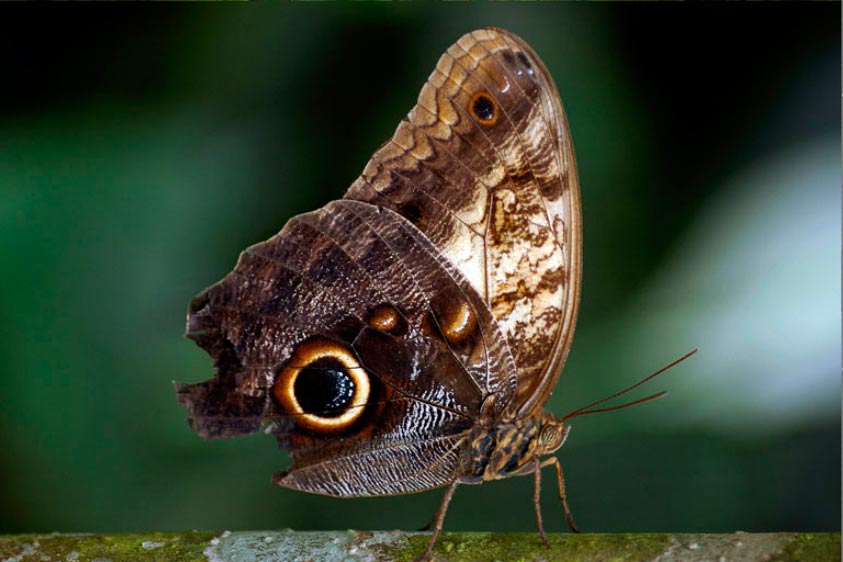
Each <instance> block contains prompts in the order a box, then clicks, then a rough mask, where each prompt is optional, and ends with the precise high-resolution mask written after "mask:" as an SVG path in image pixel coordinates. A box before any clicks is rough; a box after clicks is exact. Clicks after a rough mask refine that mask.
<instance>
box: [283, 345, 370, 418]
mask: <svg viewBox="0 0 843 562" xmlns="http://www.w3.org/2000/svg"><path fill="white" fill-rule="evenodd" d="M272 393H273V396H274V397H275V400H276V401H277V402H278V405H279V406H280V407H281V409H282V410H283V411H284V413H286V414H288V415H292V416H295V419H296V423H298V425H299V426H301V427H302V428H304V429H308V430H311V431H314V432H317V433H334V432H338V431H342V430H343V429H346V428H348V427H349V426H351V425H352V424H353V423H354V422H355V421H357V420H358V419H360V416H362V415H363V411H364V410H365V409H366V408H365V406H366V404H367V402H368V400H369V395H370V393H371V381H370V380H369V375H368V373H367V372H366V370H365V369H363V367H362V366H361V365H360V363H359V361H358V360H357V358H356V357H355V356H354V354H353V353H351V351H350V350H349V349H348V348H347V347H345V346H343V345H341V344H338V343H336V342H333V341H330V340H324V339H313V340H308V341H305V342H304V343H302V344H300V345H299V347H297V348H296V350H295V351H294V352H293V355H292V357H290V360H289V361H288V362H287V365H286V366H285V367H284V368H283V369H281V371H280V372H279V373H278V376H277V377H276V379H275V384H274V386H273V389H272Z"/></svg>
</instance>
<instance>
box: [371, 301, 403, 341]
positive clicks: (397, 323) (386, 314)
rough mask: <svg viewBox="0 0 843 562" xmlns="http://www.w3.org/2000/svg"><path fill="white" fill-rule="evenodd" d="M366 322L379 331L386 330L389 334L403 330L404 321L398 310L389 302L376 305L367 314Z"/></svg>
mask: <svg viewBox="0 0 843 562" xmlns="http://www.w3.org/2000/svg"><path fill="white" fill-rule="evenodd" d="M367 322H368V324H369V326H370V327H371V328H374V329H375V330H378V331H380V332H387V333H390V334H398V333H400V332H403V331H404V330H403V329H402V328H403V327H404V321H403V320H402V318H401V315H400V314H399V313H398V310H396V309H395V307H394V306H392V305H389V304H380V305H378V306H376V307H375V308H374V309H373V310H372V312H371V313H370V314H369V318H368V321H367Z"/></svg>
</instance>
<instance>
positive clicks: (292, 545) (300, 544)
mask: <svg viewBox="0 0 843 562" xmlns="http://www.w3.org/2000/svg"><path fill="white" fill-rule="evenodd" d="M428 538H429V535H428V534H427V533H404V532H401V531H375V532H369V531H320V532H297V531H241V532H233V533H232V532H228V531H225V532H222V533H215V532H210V531H190V532H183V533H178V532H177V533H132V534H58V533H55V534H47V535H34V534H33V535H0V562H124V561H125V562H192V561H196V562H289V561H293V560H299V561H302V562H304V561H309V560H314V561H316V560H318V561H322V560H325V561H332V560H348V561H361V562H362V561H367V562H380V561H386V560H389V561H392V560H395V561H402V560H406V561H412V560H413V559H414V558H415V557H416V556H417V555H419V554H420V553H421V552H422V551H423V550H424V547H425V545H426V544H427V540H428ZM548 538H549V539H550V541H551V543H552V548H549V549H548V548H545V547H544V545H543V544H542V543H541V542H540V541H539V539H538V537H537V536H536V535H535V534H534V533H444V534H443V535H442V536H441V537H440V539H439V541H438V543H437V546H436V549H435V551H434V554H435V560H437V561H438V562H453V561H457V560H459V561H465V562H472V561H478V562H479V561H490V562H491V561H498V560H499V561H518V562H521V561H523V562H530V561H546V562H574V561H576V562H589V561H600V562H645V561H646V562H703V561H706V562H772V561H776V562H789V561H799V562H820V561H821V562H831V561H839V560H840V533H743V532H737V533H734V534H671V533H645V534H598V533H595V534H589V533H583V534H577V535H573V534H556V535H548Z"/></svg>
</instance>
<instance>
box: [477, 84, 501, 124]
mask: <svg viewBox="0 0 843 562" xmlns="http://www.w3.org/2000/svg"><path fill="white" fill-rule="evenodd" d="M470 109H471V114H472V115H474V118H475V119H477V121H478V122H479V123H480V124H481V125H494V124H495V123H497V121H498V104H497V103H495V100H494V99H493V98H492V96H490V95H489V94H488V93H487V92H480V93H477V94H474V96H473V97H472V98H471V106H470Z"/></svg>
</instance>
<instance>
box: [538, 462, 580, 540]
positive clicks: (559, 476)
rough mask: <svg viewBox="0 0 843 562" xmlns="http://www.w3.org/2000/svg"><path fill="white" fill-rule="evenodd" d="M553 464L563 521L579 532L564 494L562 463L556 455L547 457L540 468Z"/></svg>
mask: <svg viewBox="0 0 843 562" xmlns="http://www.w3.org/2000/svg"><path fill="white" fill-rule="evenodd" d="M550 465H553V466H554V467H555V468H556V483H557V484H558V485H559V501H560V502H562V510H563V511H564V512H565V521H567V522H568V527H570V528H571V530H572V531H573V532H575V533H579V532H580V530H579V529H578V528H577V524H576V523H574V516H573V515H571V508H570V507H568V496H567V495H566V494H565V476H564V474H562V465H561V464H559V459H557V458H556V457H552V458H549V459H547V460H545V461H544V462H542V463H541V468H544V467H546V466H550Z"/></svg>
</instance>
